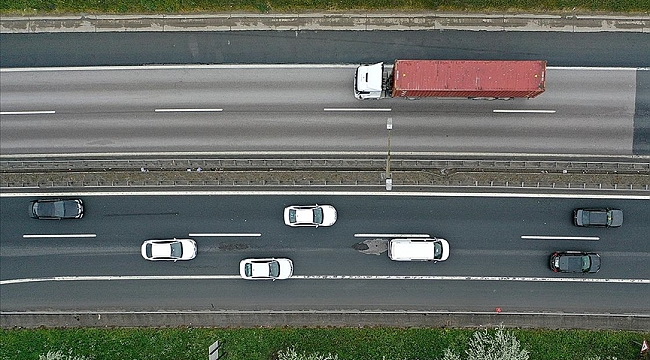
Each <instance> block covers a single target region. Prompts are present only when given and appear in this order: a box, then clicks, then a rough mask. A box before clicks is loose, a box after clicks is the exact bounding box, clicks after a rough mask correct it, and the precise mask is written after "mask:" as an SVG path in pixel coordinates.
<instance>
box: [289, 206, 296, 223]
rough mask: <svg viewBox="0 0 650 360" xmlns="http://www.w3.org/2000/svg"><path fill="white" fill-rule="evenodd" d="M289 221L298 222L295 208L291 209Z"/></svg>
mask: <svg viewBox="0 0 650 360" xmlns="http://www.w3.org/2000/svg"><path fill="white" fill-rule="evenodd" d="M289 222H290V223H295V222H296V210H294V209H291V210H289Z"/></svg>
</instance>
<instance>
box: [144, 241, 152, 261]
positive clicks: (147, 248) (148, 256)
mask: <svg viewBox="0 0 650 360" xmlns="http://www.w3.org/2000/svg"><path fill="white" fill-rule="evenodd" d="M145 250H146V252H147V258H149V259H151V244H147V246H146V249H145Z"/></svg>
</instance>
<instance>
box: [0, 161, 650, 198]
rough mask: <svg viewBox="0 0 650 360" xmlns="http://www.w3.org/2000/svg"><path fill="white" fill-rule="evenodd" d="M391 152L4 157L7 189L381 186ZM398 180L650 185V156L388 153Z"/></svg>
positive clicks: (406, 183)
mask: <svg viewBox="0 0 650 360" xmlns="http://www.w3.org/2000/svg"><path fill="white" fill-rule="evenodd" d="M386 165H387V164H386V158H383V157H377V158H372V159H360V158H320V159H314V158H291V159H285V158H283V159H280V158H275V159H243V158H221V159H191V158H179V159H145V158H142V159H133V158H131V159H117V160H116V159H108V160H107V159H71V160H55V161H53V160H41V159H38V160H31V159H30V160H11V159H10V160H6V159H4V160H2V161H0V187H2V188H22V189H28V188H46V189H55V188H124V187H126V188H132V187H140V188H169V187H190V188H199V187H203V188H205V187H241V188H243V187H285V188H296V187H346V186H347V187H355V186H370V187H375V186H377V187H382V188H383V187H384V186H385V181H386V172H385V170H386ZM390 169H391V171H390V172H391V179H392V182H393V186H395V187H401V188H403V189H405V190H407V189H412V190H417V188H424V187H445V186H453V187H466V188H483V187H486V188H497V187H500V188H504V187H505V188H520V189H565V190H566V189H586V190H628V191H629V190H632V191H648V190H649V187H650V185H649V184H650V162H616V161H573V160H527V159H522V160H504V159H491V160H490V159H488V160H485V159H414V158H412V157H411V158H395V157H393V158H391V161H390Z"/></svg>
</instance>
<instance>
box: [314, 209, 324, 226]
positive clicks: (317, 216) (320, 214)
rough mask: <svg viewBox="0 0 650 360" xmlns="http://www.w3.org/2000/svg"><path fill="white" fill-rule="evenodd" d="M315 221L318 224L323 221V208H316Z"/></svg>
mask: <svg viewBox="0 0 650 360" xmlns="http://www.w3.org/2000/svg"><path fill="white" fill-rule="evenodd" d="M314 222H315V223H316V224H322V223H323V209H322V208H320V207H317V208H315V209H314Z"/></svg>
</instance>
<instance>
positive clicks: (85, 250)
mask: <svg viewBox="0 0 650 360" xmlns="http://www.w3.org/2000/svg"><path fill="white" fill-rule="evenodd" d="M215 194H216V193H215ZM182 195H185V196H182ZM31 198H32V197H25V196H19V197H7V196H4V197H2V198H0V206H1V207H2V212H1V213H0V221H1V222H2V224H3V226H2V228H1V229H0V245H1V246H0V256H1V258H2V261H1V262H0V277H1V280H2V283H1V286H0V296H1V298H2V310H3V311H24V310H32V311H34V310H36V311H39V310H40V311H43V310H49V309H59V310H116V309H117V310H144V311H155V310H159V309H176V310H213V309H228V310H350V309H359V310H424V311H426V310H464V311H468V310H471V311H492V310H493V309H494V308H495V307H500V308H503V309H504V310H506V311H542V312H544V311H550V312H554V311H565V312H592V313H593V312H596V313H603V312H611V313H639V314H640V313H648V312H649V311H650V304H649V303H648V302H647V301H645V299H646V298H647V294H648V292H649V291H650V267H648V266H647V264H648V262H650V248H649V247H648V242H647V234H648V233H650V212H648V211H647V204H648V199H647V196H642V197H637V199H634V198H627V199H626V198H624V197H621V198H619V199H614V198H611V199H604V198H598V197H594V198H592V199H585V198H582V199H580V198H577V197H559V198H555V197H552V196H544V195H542V196H533V197H511V196H504V197H501V196H499V197H480V196H462V195H460V194H459V195H452V196H435V197H432V196H423V195H411V196H390V195H383V196H382V195H374V196H359V195H357V196H344V194H312V195H307V194H305V195H300V196H296V195H290V194H285V193H278V194H275V195H253V194H251V195H248V196H242V195H237V196H228V195H224V194H221V195H212V196H207V195H196V194H195V195H189V196H188V195H187V194H180V193H179V194H177V195H168V196H137V195H132V196H91V195H88V194H86V195H85V196H83V198H84V200H85V201H86V215H85V216H84V218H83V219H81V220H70V221H43V220H41V221H39V220H33V219H30V218H29V217H28V216H27V204H28V202H29V200H30V199H31ZM316 202H318V203H331V204H333V205H335V206H336V207H337V209H338V212H339V218H338V221H337V223H336V224H335V225H334V226H332V227H331V228H317V229H314V228H290V227H287V226H285V225H284V224H283V221H282V209H283V208H284V206H286V205H289V204H296V203H298V204H300V203H316ZM583 206H612V207H618V208H621V209H623V211H624V212H625V223H624V224H623V226H622V227H621V228H618V229H584V228H577V227H575V226H573V225H572V222H571V220H572V219H571V217H572V210H573V209H574V208H575V207H583ZM190 234H191V236H192V237H193V238H194V239H196V240H197V243H198V255H197V257H196V258H195V259H194V260H191V261H186V262H177V263H167V262H148V261H145V260H144V259H142V257H141V255H140V253H139V251H140V249H139V247H140V245H141V243H142V241H144V240H146V239H151V238H169V237H188V236H190ZM380 234H385V235H380ZM390 234H430V235H432V236H438V237H443V238H446V239H447V240H448V241H449V242H450V244H451V255H450V258H449V259H448V260H447V261H444V262H440V263H437V264H433V263H427V262H424V263H420V262H417V263H408V262H407V263H404V262H394V261H391V260H389V259H388V257H387V256H386V253H385V252H384V253H382V254H380V255H374V254H364V253H362V252H360V251H358V250H355V249H354V248H353V246H354V245H355V244H356V243H359V242H362V241H365V240H369V239H379V238H386V239H387V238H390V237H391V236H393V235H390ZM53 236H62V237H53ZM545 236H551V237H555V238H553V239H548V238H544V237H545ZM530 237H532V238H530ZM557 250H588V251H596V252H598V253H600V255H601V257H602V269H601V271H600V272H599V273H598V274H591V275H561V274H555V273H553V272H552V271H551V270H550V269H549V266H548V259H549V255H550V254H551V253H552V252H553V251H557ZM259 256H264V257H266V256H278V257H280V256H281V257H289V258H291V259H293V261H294V265H295V277H294V278H293V279H289V280H286V281H276V282H264V281H261V282H260V281H245V280H242V279H240V278H239V276H238V263H239V260H241V259H243V258H246V257H259ZM56 277H63V278H56ZM124 277H126V278H124Z"/></svg>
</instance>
